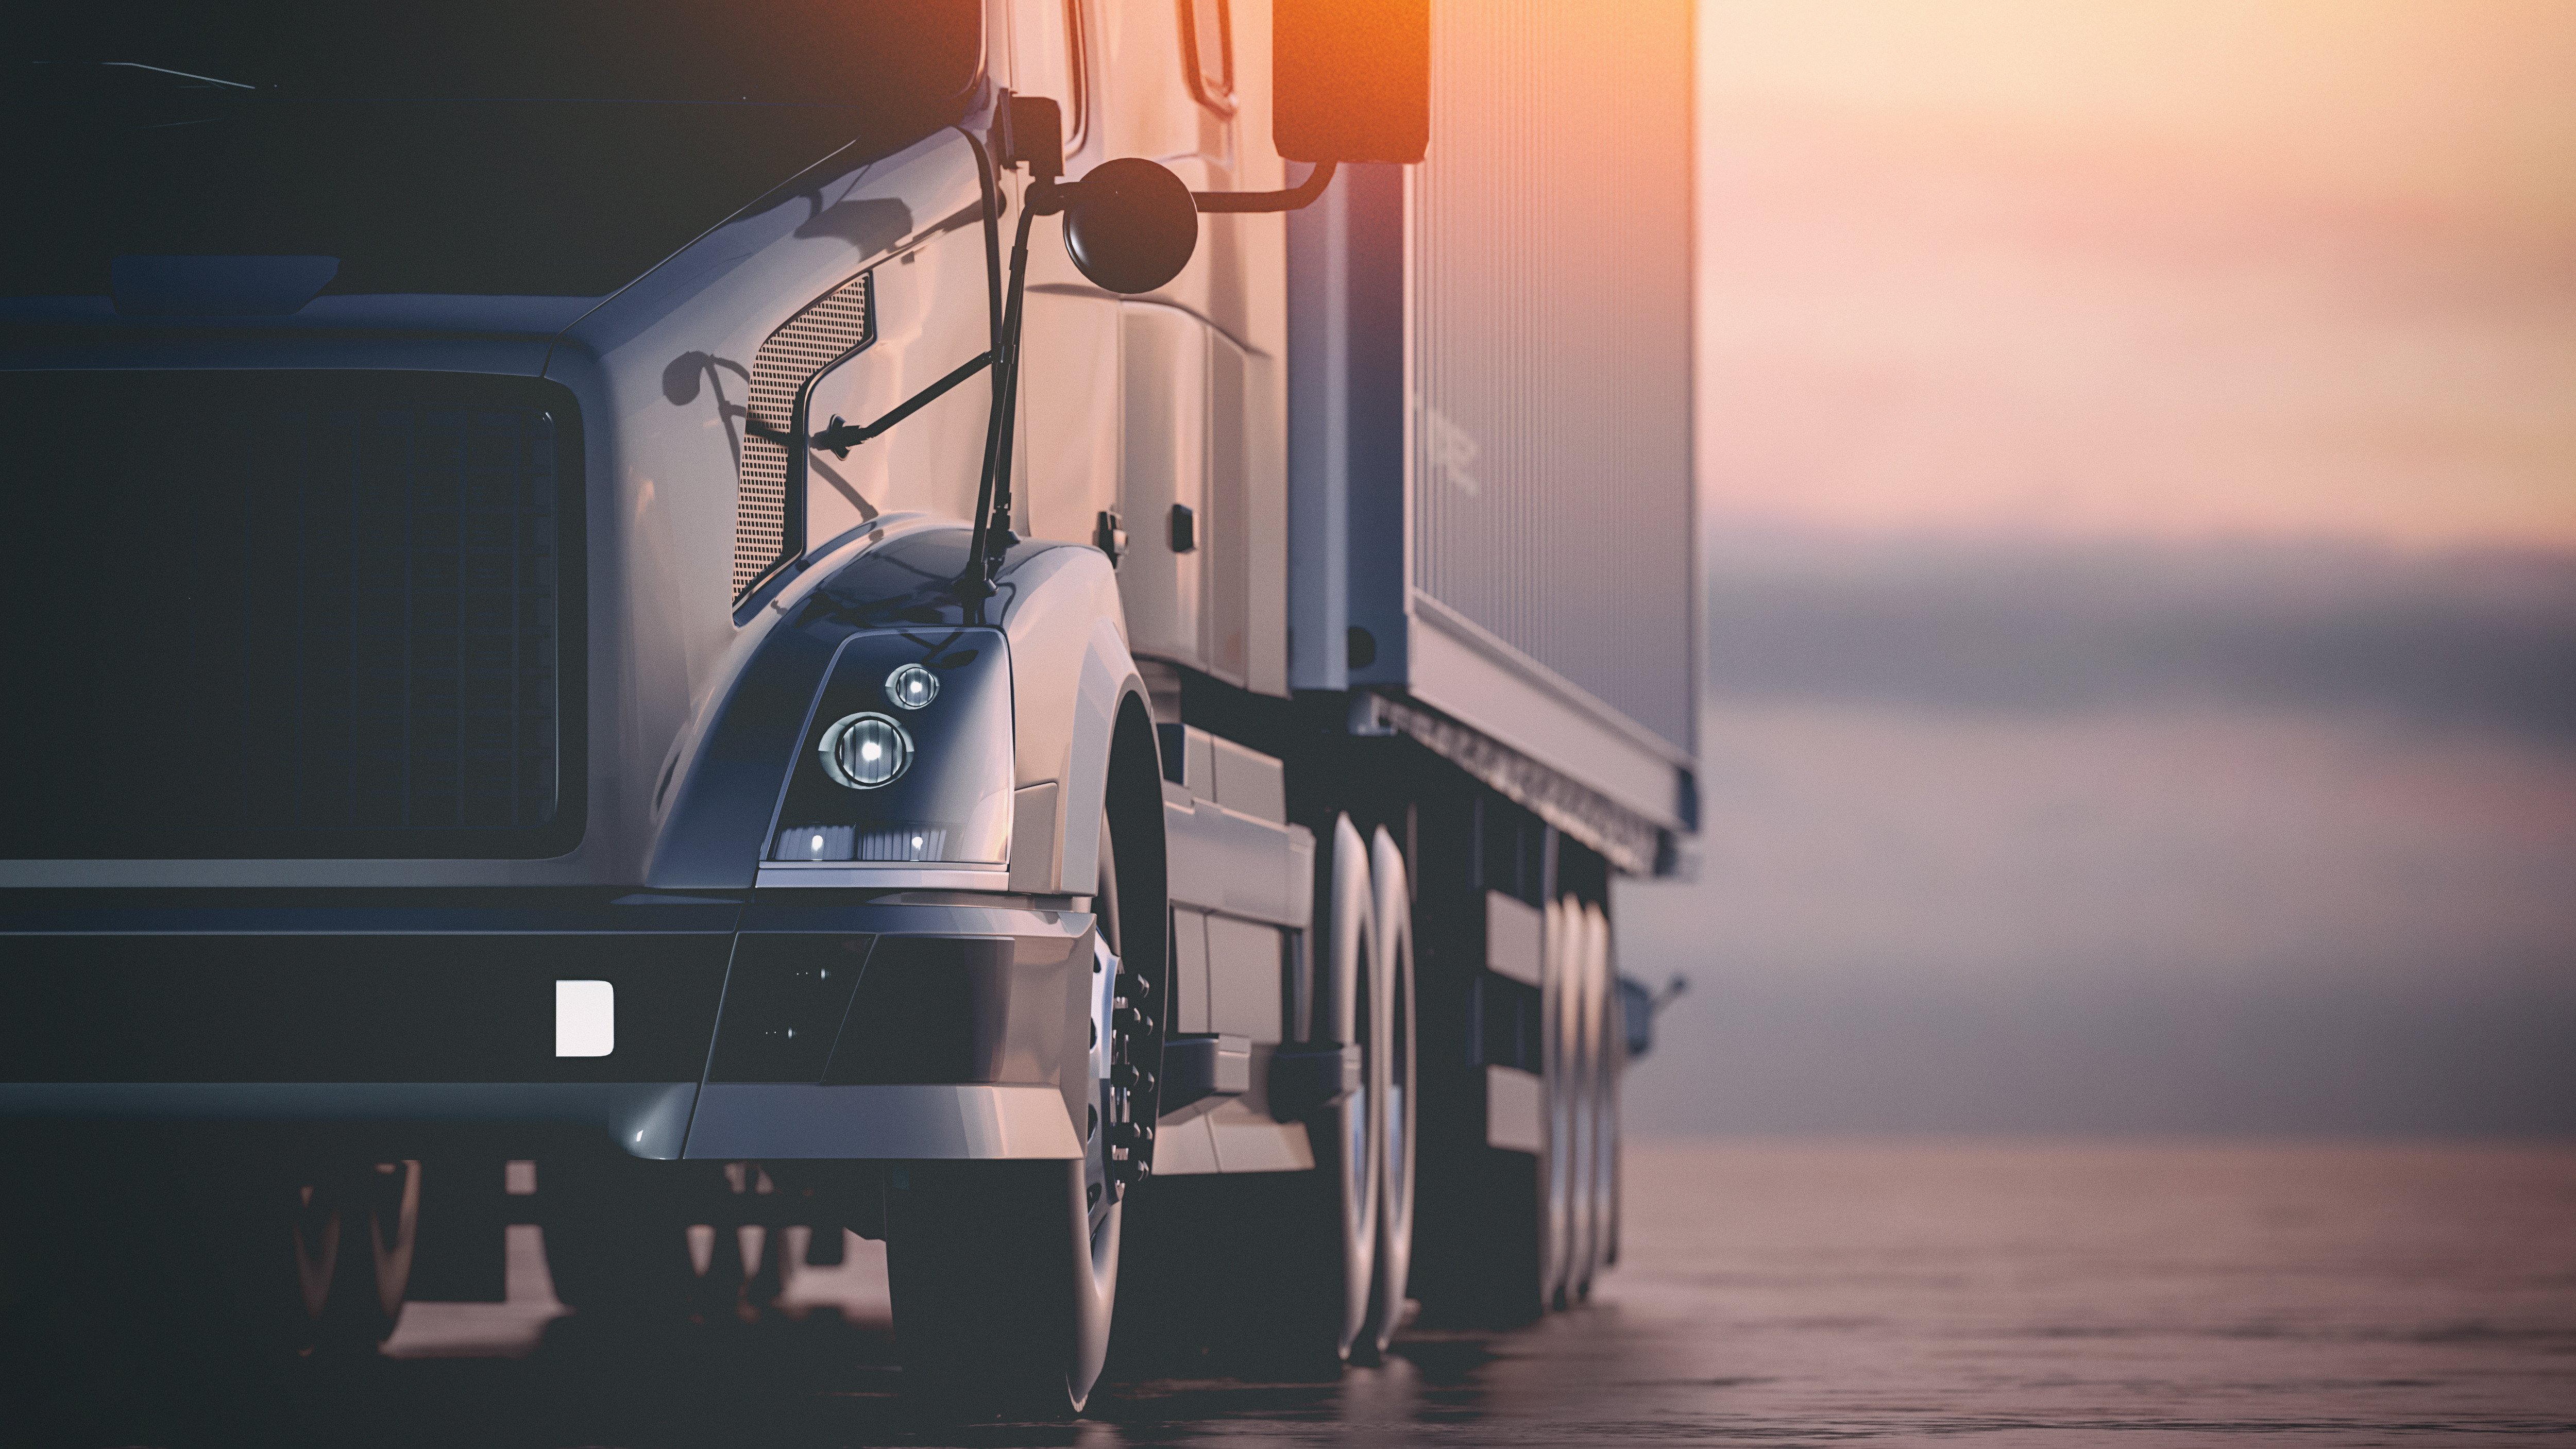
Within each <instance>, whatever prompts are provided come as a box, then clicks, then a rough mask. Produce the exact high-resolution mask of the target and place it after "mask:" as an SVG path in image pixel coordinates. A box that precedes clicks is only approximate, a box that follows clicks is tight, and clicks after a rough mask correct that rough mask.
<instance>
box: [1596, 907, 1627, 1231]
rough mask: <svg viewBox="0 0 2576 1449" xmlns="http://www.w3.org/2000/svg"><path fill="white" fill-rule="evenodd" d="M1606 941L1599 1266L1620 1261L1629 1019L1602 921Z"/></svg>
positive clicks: (1599, 1107)
mask: <svg viewBox="0 0 2576 1449" xmlns="http://www.w3.org/2000/svg"><path fill="white" fill-rule="evenodd" d="M1602 933H1603V939H1604V942H1605V945H1604V947H1603V950H1602V953H1601V993H1602V994H1601V1087H1600V1092H1599V1095H1598V1096H1597V1097H1595V1099H1594V1100H1595V1102H1596V1104H1597V1106H1596V1108H1595V1110H1596V1112H1597V1114H1598V1119H1599V1121H1600V1123H1601V1128H1600V1135H1599V1136H1598V1137H1597V1138H1596V1139H1595V1140H1596V1141H1598V1142H1599V1143H1600V1144H1601V1147H1600V1154H1599V1157H1598V1164H1599V1167H1600V1173H1601V1179H1600V1187H1599V1202H1600V1209H1599V1212H1600V1216H1599V1217H1598V1218H1597V1219H1596V1220H1595V1221H1596V1222H1597V1223H1598V1224H1599V1233H1600V1242H1601V1266H1602V1267H1603V1268H1605V1269H1606V1268H1609V1267H1612V1266H1614V1265H1616V1264H1617V1263H1618V1261H1619V1218H1620V1209H1621V1202H1620V1192H1619V1176H1620V1173H1619V1088H1620V1085H1621V1083H1623V1082H1624V1081H1625V1080H1626V1078H1627V1075H1628V1023H1627V1020H1626V1018H1625V1016H1624V1014H1623V1013H1624V1012H1625V1011H1626V1005H1625V1003H1624V1002H1623V1001H1622V1000H1621V998H1620V995H1619V963H1618V956H1617V953H1616V952H1615V951H1613V950H1612V949H1610V946H1609V944H1607V943H1608V942H1609V939H1610V938H1609V922H1608V919H1607V918H1606V917H1605V918H1604V920H1603V922H1602Z"/></svg>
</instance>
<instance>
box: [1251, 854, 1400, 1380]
mask: <svg viewBox="0 0 2576 1449" xmlns="http://www.w3.org/2000/svg"><path fill="white" fill-rule="evenodd" d="M1324 869H1325V871H1326V872H1327V875H1326V880H1325V896H1324V904H1325V907H1326V919H1325V922H1324V935H1325V942H1324V947H1325V948H1324V950H1323V951H1321V952H1319V953H1317V955H1318V960H1317V963H1316V964H1317V965H1318V967H1320V968H1321V969H1319V970H1318V971H1317V972H1316V980H1315V1003H1314V1016H1313V1023H1314V1028H1313V1029H1314V1032H1315V1035H1316V1036H1317V1037H1319V1038H1321V1039H1323V1040H1327V1041H1337V1042H1345V1043H1357V1044H1358V1045H1359V1047H1360V1049H1361V1064H1360V1086H1359V1088H1358V1090H1356V1091H1355V1092H1353V1093H1352V1094H1351V1095H1350V1096H1348V1097H1346V1098H1344V1099H1343V1100H1342V1101H1340V1102H1337V1103H1335V1104H1334V1105H1333V1106H1331V1107H1328V1108H1326V1109H1325V1110H1323V1111H1322V1112H1319V1113H1317V1114H1316V1115H1315V1116H1314V1117H1313V1118H1312V1119H1310V1120H1309V1121H1308V1122H1307V1124H1306V1140H1307V1142H1308V1144H1309V1145H1310V1146H1311V1147H1312V1148H1313V1150H1314V1154H1315V1171H1314V1180H1313V1182H1312V1184H1310V1185H1311V1187H1312V1188H1313V1189H1314V1191H1312V1192H1310V1193H1304V1194H1295V1195H1294V1196H1295V1197H1302V1198H1304V1199H1305V1201H1304V1203H1303V1204H1301V1210H1300V1211H1299V1212H1298V1214H1297V1217H1296V1220H1295V1221H1292V1222H1289V1223H1287V1224H1284V1225H1283V1230H1282V1231H1281V1233H1280V1234H1279V1237H1280V1243H1279V1246H1280V1248H1281V1249H1282V1251H1281V1253H1280V1254H1279V1257H1278V1260H1277V1261H1278V1262H1279V1263H1280V1265H1281V1267H1282V1269H1283V1270H1284V1271H1285V1273H1286V1275H1287V1279H1288V1282H1287V1284H1286V1289H1287V1293H1286V1295H1285V1297H1284V1301H1283V1302H1282V1305H1281V1306H1282V1307H1283V1308H1285V1309H1287V1310H1288V1313H1287V1315H1286V1316H1285V1319H1284V1322H1283V1327H1286V1328H1288V1329H1289V1330H1290V1331H1291V1332H1292V1333H1294V1334H1296V1335H1297V1336H1298V1339H1299V1341H1298V1342H1296V1343H1295V1344H1294V1345H1293V1350H1294V1351H1295V1352H1296V1353H1297V1354H1298V1355H1299V1356H1300V1357H1307V1356H1311V1357H1312V1358H1313V1359H1314V1360H1315V1361H1316V1362H1317V1363H1318V1364H1321V1363H1324V1362H1326V1361H1329V1362H1330V1363H1332V1364H1334V1365H1339V1364H1342V1363H1347V1362H1348V1361H1349V1360H1350V1356H1351V1345H1352V1344H1354V1343H1356V1342H1357V1341H1358V1340H1359V1337H1360V1333H1361V1331H1362V1330H1363V1329H1364V1328H1365V1327H1366V1326H1367V1324H1368V1319H1369V1312H1370V1306H1371V1298H1370V1290H1371V1289H1372V1288H1373V1287H1374V1286H1375V1282H1374V1278H1375V1271H1376V1267H1377V1245H1378V1220H1377V1218H1378V1206H1379V1203H1380V1201H1381V1197H1380V1192H1379V1184H1378V1169H1379V1167H1380V1166H1381V1164H1382V1163H1383V1161H1384V1156H1385V1154H1384V1149H1383V1147H1382V1146H1381V1144H1382V1143H1383V1141H1384V1139H1385V1115H1384V1114H1385V1104H1386V1098H1387V1095H1388V1090H1389V1087H1390V1086H1391V1083H1390V1082H1389V1080H1388V1076H1387V1059H1386V1052H1385V1051H1384V1050H1383V1049H1382V1048H1381V1047H1380V1046H1379V1040H1380V1038H1379V1032H1380V1029H1381V1027H1382V1026H1383V1024H1384V1021H1385V1011H1386V1008H1385V1007H1384V1006H1383V1005H1382V1004H1381V1002H1382V994H1381V992H1380V991H1379V989H1378V975H1379V973H1378V963H1379V961H1380V960H1381V959H1382V957H1383V952H1382V950H1381V948H1380V946H1379V940H1380V936H1379V925H1378V914H1377V904H1378V903H1377V899H1376V892H1375V890H1374V888H1373V883H1372V874H1373V873H1372V871H1371V869H1370V862H1369V851H1368V847H1367V846H1366V844H1364V843H1363V842H1362V841H1361V839H1360V833H1359V831H1358V829H1357V828H1355V827H1354V826H1353V825H1352V824H1351V818H1350V817H1349V816H1347V815H1344V816H1341V817H1339V818H1338V819H1336V820H1335V821H1334V823H1333V844H1332V850H1331V855H1330V858H1329V860H1328V862H1327V863H1326V865H1325V867H1324ZM1292 1200H1293V1199H1292ZM1301 1285H1302V1286H1301Z"/></svg>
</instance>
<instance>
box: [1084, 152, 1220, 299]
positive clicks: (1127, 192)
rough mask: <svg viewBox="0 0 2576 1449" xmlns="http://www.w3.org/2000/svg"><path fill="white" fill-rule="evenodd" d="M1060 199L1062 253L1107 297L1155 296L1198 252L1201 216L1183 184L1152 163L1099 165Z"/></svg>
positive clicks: (1126, 160) (1129, 160) (1132, 160)
mask: <svg viewBox="0 0 2576 1449" xmlns="http://www.w3.org/2000/svg"><path fill="white" fill-rule="evenodd" d="M1063 192H1064V196H1065V203H1064V249H1065V250H1066V251H1067V252H1069V253H1071V254H1072V256H1073V264H1074V265H1075V266H1077V267H1080V268H1081V269H1082V274H1083V275H1084V276H1086V277H1089V278H1090V279H1091V280H1092V281H1093V282H1095V283H1098V284H1099V285H1100V286H1101V287H1103V288H1105V289H1107V290H1109V291H1112V292H1119V293H1123V294H1127V295H1130V296H1132V295H1134V294H1135V293H1138V292H1150V291H1153V290H1154V289H1155V288H1157V287H1160V286H1163V285H1164V284H1165V283H1168V282H1169V281H1171V280H1172V278H1174V277H1177V276H1179V275H1180V274H1181V268H1183V267H1186V266H1188V265H1189V264H1190V254H1191V253H1193V252H1195V251H1197V250H1198V246H1199V209H1198V203H1197V202H1196V201H1194V200H1192V199H1191V197H1190V188H1189V186H1188V184H1187V183H1185V182H1183V181H1182V180H1181V178H1179V177H1177V176H1175V175H1173V174H1172V173H1171V172H1170V171H1169V170H1167V169H1166V168H1164V167H1161V166H1158V165H1156V164H1154V163H1153V162H1151V161H1147V160H1144V159H1142V158H1139V157H1135V156H1122V157H1120V158H1119V159H1117V160H1115V161H1104V162H1102V163H1101V164H1100V165H1098V166H1096V167H1094V168H1092V172H1091V174H1090V175H1088V176H1085V177H1083V178H1082V180H1080V181H1079V182H1076V183H1075V184H1073V185H1071V186H1068V187H1065V188H1063Z"/></svg>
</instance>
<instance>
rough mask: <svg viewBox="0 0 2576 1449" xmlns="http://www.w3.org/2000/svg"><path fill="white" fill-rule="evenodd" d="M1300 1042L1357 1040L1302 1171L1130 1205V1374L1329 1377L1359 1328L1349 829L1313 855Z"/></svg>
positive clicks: (1374, 1011) (1365, 1169)
mask: <svg viewBox="0 0 2576 1449" xmlns="http://www.w3.org/2000/svg"><path fill="white" fill-rule="evenodd" d="M1316 854H1317V857H1318V859H1317V861H1316V873H1317V883H1316V892H1317V895H1318V896H1319V897H1320V899H1319V901H1318V902H1317V919H1316V940H1317V944H1316V946H1315V948H1314V950H1313V952H1312V953H1311V954H1312V959H1313V961H1314V966H1315V972H1314V976H1315V979H1314V986H1313V991H1314V995H1313V998H1312V1002H1311V1005H1312V1012H1311V1015H1310V1017H1309V1020H1308V1035H1309V1038H1310V1039H1311V1040H1313V1041H1315V1042H1318V1043H1357V1044H1358V1045H1359V1046H1360V1048H1361V1058H1362V1062H1361V1072H1360V1080H1361V1084H1362V1085H1361V1086H1360V1088H1359V1089H1358V1090H1357V1091H1355V1092H1353V1093H1352V1094H1351V1095H1350V1096H1349V1097H1347V1098H1345V1099H1343V1100H1342V1101H1340V1102H1338V1103H1335V1104H1334V1105H1332V1106H1330V1107H1327V1108H1324V1109H1322V1110H1320V1111H1318V1112H1316V1113H1314V1114H1313V1115H1312V1116H1310V1117H1308V1118H1307V1119H1306V1124H1305V1125H1306V1140H1307V1144H1308V1146H1309V1148H1310V1149H1311V1150H1312V1152H1313V1154H1314V1159H1315V1166H1314V1168H1313V1169H1312V1170H1310V1171H1303V1172H1265V1173H1247V1174H1242V1175H1236V1176H1227V1175H1223V1174H1208V1175H1204V1176H1190V1177H1177V1178H1169V1179H1163V1180H1159V1181H1156V1182H1154V1183H1153V1184H1152V1185H1151V1186H1152V1190H1151V1191H1150V1192H1148V1193H1146V1194H1144V1197H1143V1200H1142V1201H1141V1202H1140V1204H1139V1207H1138V1215H1139V1218H1140V1227H1141V1229H1142V1232H1143V1236H1142V1237H1141V1238H1140V1244H1143V1245H1148V1246H1144V1247H1143V1248H1142V1251H1144V1252H1146V1253H1148V1254H1150V1256H1149V1257H1148V1258H1147V1259H1145V1260H1144V1261H1140V1263H1139V1264H1138V1272H1139V1275H1140V1276H1141V1277H1144V1278H1145V1279H1146V1281H1147V1282H1148V1283H1150V1285H1151V1287H1150V1288H1149V1290H1148V1292H1147V1293H1145V1294H1142V1295H1139V1297H1138V1299H1137V1300H1136V1301H1135V1302H1134V1303H1133V1304H1131V1309H1132V1310H1135V1311H1132V1312H1131V1314H1130V1321H1129V1322H1128V1323H1126V1324H1124V1325H1122V1326H1121V1337H1122V1342H1123V1343H1126V1344H1129V1345H1132V1346H1133V1350H1132V1356H1131V1357H1130V1358H1129V1360H1128V1361H1129V1363H1130V1364H1132V1366H1133V1368H1134V1369H1136V1370H1140V1371H1145V1372H1154V1373H1160V1374H1200V1373H1209V1372H1215V1373H1231V1374H1236V1375H1240V1376H1243V1377H1247V1378H1253V1379H1260V1380H1270V1381H1289V1382H1315V1381H1325V1380H1330V1379H1332V1378H1334V1377H1336V1376H1337V1375H1339V1373H1340V1372H1341V1369H1342V1366H1343V1365H1344V1364H1345V1363H1347V1362H1349V1360H1350V1358H1351V1355H1352V1352H1353V1348H1354V1346H1355V1345H1358V1344H1361V1343H1362V1342H1363V1341H1364V1340H1363V1335H1364V1334H1365V1333H1366V1332H1367V1331H1368V1329H1369V1325H1370V1320H1371V1307H1372V1304H1373V1302H1374V1299H1373V1298H1372V1290H1373V1289H1374V1288H1375V1287H1376V1286H1377V1281H1376V1279H1375V1277H1374V1269H1375V1267H1376V1263H1377V1245H1378V1208H1379V1203H1380V1188H1379V1182H1378V1169H1379V1166H1380V1164H1381V1161H1382V1151H1381V1149H1380V1147H1379V1142H1380V1140H1381V1130H1382V1119H1381V1117H1380V1114H1379V1111H1378V1108H1379V1105H1380V1104H1381V1103H1383V1102H1384V1100H1385V1098H1386V1096H1387V1095H1388V1093H1387V1086H1388V1083H1387V1081H1386V1053H1385V1052H1384V1051H1383V1050H1381V1049H1379V1048H1378V1047H1377V1046H1375V1045H1374V1044H1373V1043H1374V1040H1375V1035H1376V1033H1375V1027H1376V1025H1377V1024H1378V1023H1379V1022H1381V1021H1383V1020H1384V1016H1385V1008H1384V1006H1383V1005H1382V1004H1381V1003H1380V1001H1379V1000H1378V997H1379V995H1380V993H1379V992H1378V991H1377V989H1376V986H1377V978H1378V972H1377V970H1376V963H1377V962H1378V961H1379V960H1380V959H1381V958H1382V956H1383V952H1382V950H1381V948H1380V946H1379V937H1378V919H1377V902H1376V900H1375V899H1374V898H1373V895H1374V893H1373V890H1372V884H1371V881H1372V875H1371V870H1370V863H1369V852H1368V847H1367V845H1366V843H1365V842H1363V841H1362V839H1361V838H1360V833H1359V831H1358V830H1357V829H1356V828H1354V827H1353V826H1352V824H1351V822H1350V818H1349V817H1348V816H1343V817H1341V818H1340V819H1339V820H1337V821H1336V822H1335V824H1334V828H1333V830H1332V833H1331V835H1330V837H1329V839H1328V840H1327V841H1326V842H1325V843H1324V844H1323V846H1322V848H1321V849H1319V850H1318V851H1317V852H1316Z"/></svg>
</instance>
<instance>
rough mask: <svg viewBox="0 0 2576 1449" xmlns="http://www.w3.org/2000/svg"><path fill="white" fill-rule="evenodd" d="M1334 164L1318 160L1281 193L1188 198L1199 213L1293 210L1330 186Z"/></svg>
mask: <svg viewBox="0 0 2576 1449" xmlns="http://www.w3.org/2000/svg"><path fill="white" fill-rule="evenodd" d="M1334 167H1335V163H1333V162H1330V161H1318V162H1316V163H1315V169H1314V170H1312V171H1309V172H1307V173H1306V179H1305V180H1303V181H1300V182H1298V183H1297V184H1296V185H1294V186H1291V187H1289V188H1288V189H1287V190H1285V191H1193V192H1191V193H1190V199H1191V200H1192V201H1195V202H1197V203H1198V204H1199V210H1200V212H1202V213H1207V212H1217V211H1295V210H1297V209H1298V208H1300V207H1304V206H1310V205H1313V204H1314V202H1315V199H1316V198H1317V197H1320V196H1322V195H1323V194H1324V188H1325V187H1327V186H1330V185H1332V184H1333V171H1334Z"/></svg>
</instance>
